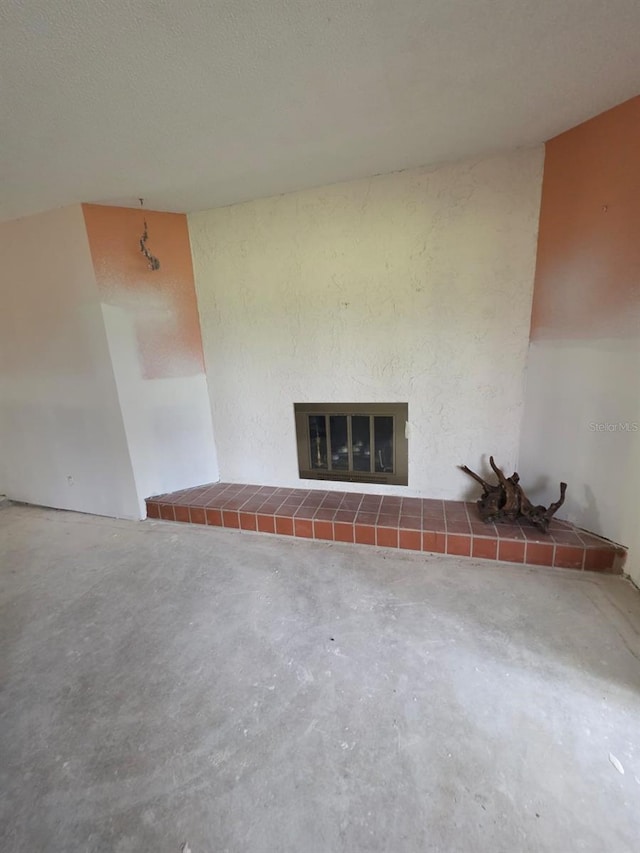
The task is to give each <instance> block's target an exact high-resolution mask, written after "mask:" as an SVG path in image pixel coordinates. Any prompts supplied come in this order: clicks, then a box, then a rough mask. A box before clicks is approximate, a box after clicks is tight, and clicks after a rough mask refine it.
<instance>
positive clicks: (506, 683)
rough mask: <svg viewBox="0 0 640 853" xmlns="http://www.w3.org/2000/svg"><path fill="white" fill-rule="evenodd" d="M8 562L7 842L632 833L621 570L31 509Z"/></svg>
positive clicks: (630, 632) (520, 846) (350, 842)
mask: <svg viewBox="0 0 640 853" xmlns="http://www.w3.org/2000/svg"><path fill="white" fill-rule="evenodd" d="M0 562H1V566H2V587H1V599H0V603H1V608H2V610H1V618H2V623H1V635H0V636H1V650H0V651H1V661H2V668H3V670H4V672H3V694H2V712H1V718H0V722H1V727H2V728H1V732H2V744H1V747H2V755H1V760H0V764H1V772H2V786H3V797H2V815H1V817H2V836H3V840H2V843H1V844H0V847H1V849H2V850H6V851H11V853H36V852H37V853H41V851H52V853H53V851H55V853H71V851H83V853H89V851H116V853H129V851H131V853H133V851H135V853H146V851H153V853H164V851H167V853H178V851H179V850H180V846H181V844H182V843H183V842H184V841H188V843H189V846H190V849H191V850H192V851H193V853H223V851H231V853H240V851H242V853H244V851H246V852H247V853H278V851H283V853H285V851H286V853H334V852H335V851H348V852H349V853H359V851H370V852H371V853H378V851H385V853H414V851H416V853H417V851H491V853H497V851H505V853H506V851H508V853H514V851H577V850H580V851H598V853H602V851H605V850H606V851H608V853H611V851H634V853H637V851H638V849H640V750H639V748H638V743H637V741H638V739H639V738H640V662H639V659H638V649H639V642H638V631H639V629H640V595H639V594H638V592H637V591H636V590H634V589H633V588H632V587H631V586H630V585H629V584H628V583H627V582H626V581H624V580H622V579H620V578H617V577H607V576H601V575H591V574H585V573H577V572H576V573H573V572H571V571H565V570H557V569H556V570H551V569H527V568H526V567H525V568H523V567H522V566H520V567H511V566H508V565H505V564H501V565H495V564H491V563H483V562H481V561H475V560H469V559H462V560H458V559H456V558H451V557H435V556H434V557H427V556H423V555H420V554H417V555H414V554H410V553H398V552H397V551H394V552H391V551H386V552H385V551H375V550H374V549H372V548H366V547H365V548H362V547H358V546H349V545H338V544H334V543H331V544H323V543H319V542H308V541H304V540H295V539H290V538H289V539H277V538H275V537H273V538H271V537H268V536H264V535H255V534H250V533H237V532H234V531H228V530H224V529H221V528H217V529H210V528H201V527H188V526H186V525H184V524H182V525H177V524H167V523H163V522H144V523H139V524H136V523H129V522H123V521H113V520H109V519H100V518H94V517H89V516H82V515H77V514H72V513H63V512H54V511H47V510H41V509H33V508H26V507H17V506H16V507H10V508H9V509H5V510H3V511H2V512H0ZM610 754H611V755H613V756H615V758H614V760H613V763H612V760H611V758H610ZM615 759H618V761H619V762H620V764H621V767H622V768H623V769H624V774H621V773H620V771H619V769H616V766H614V764H615Z"/></svg>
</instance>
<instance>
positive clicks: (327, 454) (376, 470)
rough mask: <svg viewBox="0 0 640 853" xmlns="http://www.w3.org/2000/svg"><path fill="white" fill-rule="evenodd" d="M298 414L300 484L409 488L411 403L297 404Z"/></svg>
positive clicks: (295, 408)
mask: <svg viewBox="0 0 640 853" xmlns="http://www.w3.org/2000/svg"><path fill="white" fill-rule="evenodd" d="M294 411H295V418H296V436H297V441H298V467H299V471H300V477H301V478H303V479H305V480H308V479H313V480H343V481H347V482H356V483H389V484H395V485H401V486H406V485H407V482H408V477H407V475H408V471H407V467H408V466H407V459H408V454H407V439H406V432H405V425H406V422H407V418H408V405H407V403H295V404H294Z"/></svg>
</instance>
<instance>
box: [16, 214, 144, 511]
mask: <svg viewBox="0 0 640 853" xmlns="http://www.w3.org/2000/svg"><path fill="white" fill-rule="evenodd" d="M0 256H1V257H2V285H3V286H2V311H0V447H1V461H0V465H1V466H2V473H1V475H0V480H1V481H2V486H3V489H5V490H6V492H7V494H8V495H9V497H11V498H13V499H14V500H20V501H26V502H29V503H36V504H44V505H47V506H53V507H59V508H62V509H72V510H80V511H82V512H92V513H98V514H102V515H114V516H128V517H137V516H138V515H139V501H138V498H137V496H136V491H135V484H134V479H133V474H132V470H131V464H130V461H129V453H128V449H127V441H126V437H125V430H124V425H123V421H122V416H121V413H120V405H119V401H118V394H117V390H116V383H115V381H114V376H113V371H112V368H111V360H110V357H109V349H108V346H107V338H106V335H105V331H104V325H103V321H102V313H101V310H100V299H99V295H98V290H97V287H96V282H95V278H94V273H93V266H92V263H91V256H90V254H89V247H88V245H87V240H86V234H85V229H84V221H83V218H82V211H81V208H80V206H79V205H76V206H74V207H69V208H63V209H61V210H56V211H52V212H51V213H47V214H43V215H40V216H34V217H30V218H28V219H20V220H16V221H13V222H6V223H4V224H3V225H2V226H0Z"/></svg>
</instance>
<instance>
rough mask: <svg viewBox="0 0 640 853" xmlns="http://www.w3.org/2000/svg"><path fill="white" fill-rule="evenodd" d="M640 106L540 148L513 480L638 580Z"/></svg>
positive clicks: (631, 103) (626, 107)
mask: <svg viewBox="0 0 640 853" xmlns="http://www.w3.org/2000/svg"><path fill="white" fill-rule="evenodd" d="M639 223H640V98H634V99H633V100H631V101H628V102H627V103H626V104H622V105H621V106H620V107H617V108H616V109H614V110H610V111H608V112H606V113H603V114H602V115H600V116H598V117H596V118H595V119H592V120H591V121H589V122H586V123H585V124H583V125H580V126H579V127H576V128H574V129H573V130H570V131H568V132H567V133H564V134H562V135H561V136H559V137H557V138H556V139H552V140H551V141H550V142H549V143H547V148H546V159H545V167H544V182H543V191H542V205H541V214H540V241H539V247H538V259H537V268H536V279H535V293H534V300H533V313H532V326H531V338H532V341H531V348H530V351H529V361H528V369H527V394H526V408H525V419H524V424H523V431H522V445H521V452H520V460H521V461H520V474H521V475H522V477H523V478H524V479H525V480H526V482H533V483H536V482H537V486H538V487H537V488H536V489H532V490H531V491H532V492H533V494H534V495H535V496H536V497H539V498H541V499H543V500H544V501H545V502H546V501H547V500H549V499H550V498H551V497H552V496H553V495H554V494H556V493H557V481H558V480H561V479H562V480H566V481H567V482H568V483H569V489H568V492H567V502H566V507H565V508H563V509H564V511H565V514H566V516H567V517H568V518H570V519H571V520H572V521H574V522H576V523H577V524H580V525H582V526H584V527H586V528H588V529H590V530H593V531H595V532H597V533H601V534H602V535H604V536H608V537H609V538H611V539H614V540H616V541H617V542H620V543H622V544H623V545H627V546H629V548H630V556H629V560H628V564H627V570H628V571H629V572H630V574H631V575H632V576H633V577H634V578H635V580H636V581H640V527H639V526H638V519H639V517H640V505H639V503H638V483H639V482H640V241H639V240H638V225H639Z"/></svg>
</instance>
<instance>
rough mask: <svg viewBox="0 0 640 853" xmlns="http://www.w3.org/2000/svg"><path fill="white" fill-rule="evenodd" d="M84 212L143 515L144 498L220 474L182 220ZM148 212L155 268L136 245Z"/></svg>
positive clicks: (116, 210)
mask: <svg viewBox="0 0 640 853" xmlns="http://www.w3.org/2000/svg"><path fill="white" fill-rule="evenodd" d="M83 212H84V218H85V222H86V228H87V237H88V240H89V246H90V249H91V256H92V259H93V264H94V268H95V275H96V280H97V285H98V292H99V295H100V299H101V302H102V315H103V320H104V325H105V329H106V333H107V341H108V344H109V352H110V354H111V360H112V364H113V370H114V375H115V379H116V384H117V388H118V397H119V401H120V406H121V410H122V417H123V420H124V426H125V430H126V434H127V442H128V447H129V453H130V456H131V463H132V465H133V470H134V474H135V478H136V485H137V489H138V496H139V500H140V513H141V515H143V516H144V514H145V509H144V503H143V501H144V498H145V497H149V496H150V495H154V494H159V493H161V492H168V491H174V490H175V489H180V488H184V487H186V486H193V485H197V484H198V483H207V482H210V481H213V480H217V479H218V466H217V461H216V449H215V445H214V440H213V431H212V425H211V409H210V406H209V396H208V392H207V381H206V376H205V373H204V359H203V354H202V339H201V336H200V325H199V320H198V308H197V305H196V293H195V287H194V282H193V268H192V264H191V249H190V245H189V233H188V230H187V219H186V217H185V216H184V215H182V214H176V213H160V212H157V211H147V210H145V211H144V212H143V211H141V210H130V209H127V208H121V207H100V206H97V205H83ZM145 219H146V222H147V225H148V235H149V239H148V242H147V247H148V249H149V251H151V252H152V253H153V254H154V255H157V257H158V258H159V260H160V269H158V270H153V271H152V270H150V269H149V268H148V264H147V261H146V259H145V257H144V256H143V255H142V254H141V252H140V246H139V239H140V236H141V234H142V231H143V227H144V225H143V223H144V221H145Z"/></svg>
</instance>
